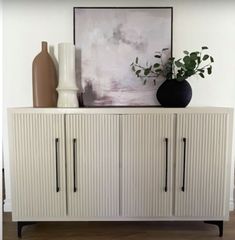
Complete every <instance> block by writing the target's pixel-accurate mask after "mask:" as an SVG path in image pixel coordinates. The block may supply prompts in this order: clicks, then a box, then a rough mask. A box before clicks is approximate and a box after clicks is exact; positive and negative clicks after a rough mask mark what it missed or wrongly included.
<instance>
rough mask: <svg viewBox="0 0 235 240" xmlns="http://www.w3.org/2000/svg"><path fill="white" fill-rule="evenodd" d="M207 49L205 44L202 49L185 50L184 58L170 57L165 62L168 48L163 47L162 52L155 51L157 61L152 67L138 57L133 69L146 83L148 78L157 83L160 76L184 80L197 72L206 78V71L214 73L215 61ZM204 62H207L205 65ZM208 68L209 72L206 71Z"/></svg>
mask: <svg viewBox="0 0 235 240" xmlns="http://www.w3.org/2000/svg"><path fill="white" fill-rule="evenodd" d="M207 49H208V47H206V46H203V47H202V48H201V51H194V52H188V51H186V50H185V51H183V53H184V56H183V58H179V59H177V60H175V58H169V59H168V61H166V62H165V63H164V61H163V58H162V56H163V53H164V51H167V50H168V48H163V49H162V51H161V52H155V53H156V55H154V57H155V58H156V59H157V61H156V62H155V63H154V64H152V65H150V67H149V66H147V64H146V67H143V66H141V65H140V64H139V63H138V61H139V59H138V57H137V58H136V60H135V62H133V63H132V64H131V66H132V70H133V72H135V74H136V76H137V77H138V78H144V79H145V80H144V84H145V83H146V81H147V80H148V79H150V80H153V81H154V83H156V79H157V78H158V77H160V76H163V77H165V78H166V79H173V80H176V81H184V80H186V79H187V78H189V77H191V76H193V75H195V74H199V76H200V77H202V78H204V77H205V74H206V73H207V74H208V75H210V74H211V73H212V63H213V62H214V59H213V57H212V56H210V55H208V54H206V53H205V54H204V51H205V50H207ZM208 61H209V62H208ZM203 63H206V64H204V65H203ZM206 70H207V72H205V71H206Z"/></svg>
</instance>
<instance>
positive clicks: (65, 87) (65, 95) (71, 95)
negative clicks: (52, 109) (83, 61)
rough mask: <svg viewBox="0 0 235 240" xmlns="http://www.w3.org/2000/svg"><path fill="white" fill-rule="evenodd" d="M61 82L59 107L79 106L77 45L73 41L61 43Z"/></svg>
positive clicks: (59, 50)
mask: <svg viewBox="0 0 235 240" xmlns="http://www.w3.org/2000/svg"><path fill="white" fill-rule="evenodd" d="M58 59H59V84H58V87H57V89H56V90H57V92H58V101H57V107H61V108H63V107H79V105H78V99H77V92H78V87H77V85H76V74H75V46H74V45H73V44H72V43H59V45H58Z"/></svg>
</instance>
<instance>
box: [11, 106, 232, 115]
mask: <svg viewBox="0 0 235 240" xmlns="http://www.w3.org/2000/svg"><path fill="white" fill-rule="evenodd" d="M8 111H9V112H11V113H54V114H83V113H85V114H99V113H102V114H141V113H232V112H233V108H225V107H186V108H162V107H97V108H32V107H27V108H26V107H25V108H8Z"/></svg>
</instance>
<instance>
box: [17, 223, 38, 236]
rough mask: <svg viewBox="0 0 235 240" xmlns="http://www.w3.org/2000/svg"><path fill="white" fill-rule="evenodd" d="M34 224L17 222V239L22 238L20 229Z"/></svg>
mask: <svg viewBox="0 0 235 240" xmlns="http://www.w3.org/2000/svg"><path fill="white" fill-rule="evenodd" d="M32 224H36V222H17V234H18V238H21V237H22V228H23V227H24V226H27V225H32Z"/></svg>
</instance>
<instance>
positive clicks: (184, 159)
mask: <svg viewBox="0 0 235 240" xmlns="http://www.w3.org/2000/svg"><path fill="white" fill-rule="evenodd" d="M183 142H184V155H183V184H182V187H181V191H182V192H184V191H185V161H186V138H183Z"/></svg>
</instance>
